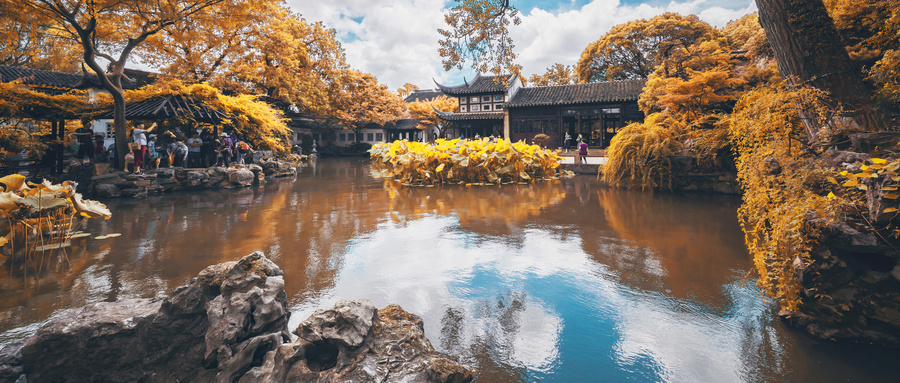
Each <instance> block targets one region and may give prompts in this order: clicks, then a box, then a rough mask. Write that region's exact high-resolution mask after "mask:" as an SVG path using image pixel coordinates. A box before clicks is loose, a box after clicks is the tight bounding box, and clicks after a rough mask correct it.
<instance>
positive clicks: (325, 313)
mask: <svg viewBox="0 0 900 383" xmlns="http://www.w3.org/2000/svg"><path fill="white" fill-rule="evenodd" d="M295 333H296V334H298V335H299V338H298V339H297V340H296V341H294V342H292V343H288V344H284V345H281V346H279V347H278V348H277V349H276V350H274V351H270V352H269V353H268V354H266V356H265V360H264V362H263V364H262V366H260V367H255V368H253V369H251V370H250V371H248V372H247V374H245V375H244V376H243V377H242V378H241V380H240V382H285V381H288V382H295V381H298V382H299V381H302V382H385V381H389V382H447V383H450V382H453V383H457V382H469V381H471V380H472V379H473V377H474V371H473V370H469V369H467V368H465V367H464V366H462V365H461V364H460V363H459V362H457V361H455V360H453V359H452V358H451V357H449V356H446V355H443V354H440V353H438V352H436V351H435V350H434V348H433V347H432V346H431V343H430V342H428V339H426V338H425V334H424V327H423V324H422V319H421V318H419V317H418V316H416V315H413V314H410V313H408V312H406V311H404V310H403V309H401V308H400V307H399V306H396V305H391V306H387V307H385V308H383V309H381V310H377V311H376V310H375V307H374V306H373V305H372V303H371V302H369V301H368V300H365V299H363V300H358V301H347V300H341V301H338V302H337V303H336V304H335V306H334V308H332V309H330V310H319V311H316V313H315V314H313V315H312V316H310V318H309V319H307V320H306V321H304V322H303V323H302V324H301V325H300V327H298V328H297V330H296V331H295Z"/></svg>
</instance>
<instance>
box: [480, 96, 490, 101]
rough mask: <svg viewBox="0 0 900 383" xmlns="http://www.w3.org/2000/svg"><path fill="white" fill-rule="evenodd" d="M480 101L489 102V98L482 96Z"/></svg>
mask: <svg viewBox="0 0 900 383" xmlns="http://www.w3.org/2000/svg"><path fill="white" fill-rule="evenodd" d="M481 101H483V102H488V101H491V96H483V97H481Z"/></svg>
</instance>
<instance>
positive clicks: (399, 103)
mask: <svg viewBox="0 0 900 383" xmlns="http://www.w3.org/2000/svg"><path fill="white" fill-rule="evenodd" d="M338 86H339V89H338V91H336V92H334V93H332V95H331V97H332V103H333V107H334V111H333V116H334V119H336V120H337V121H338V122H339V123H340V124H341V125H343V126H344V128H345V129H356V128H360V127H363V126H365V125H366V124H370V123H372V124H378V125H384V124H387V123H389V122H393V121H397V120H399V119H401V118H402V117H403V115H404V113H406V103H404V102H403V100H402V99H401V98H400V96H398V95H397V94H396V93H394V92H391V91H389V90H388V89H387V86H384V85H382V84H379V83H378V79H377V78H375V76H373V75H371V74H368V73H363V72H359V71H355V70H350V71H346V72H345V73H344V74H343V75H342V76H341V78H340V82H339V83H338Z"/></svg>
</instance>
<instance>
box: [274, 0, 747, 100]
mask: <svg viewBox="0 0 900 383" xmlns="http://www.w3.org/2000/svg"><path fill="white" fill-rule="evenodd" d="M523 3H524V2H523ZM288 4H289V5H290V6H291V7H292V9H294V11H296V12H299V13H300V14H302V15H303V16H304V17H305V18H306V19H307V20H308V21H323V22H325V24H326V25H328V26H329V27H330V28H334V29H335V30H336V31H337V32H338V35H339V37H340V39H341V41H342V42H343V43H344V49H345V50H346V52H347V59H348V61H349V63H350V65H351V66H352V67H354V68H357V69H359V70H362V71H364V72H368V73H372V74H374V75H375V76H376V77H377V78H378V79H379V81H381V82H382V83H384V84H386V85H387V86H388V87H389V89H391V90H393V89H396V88H398V87H400V86H402V85H403V84H404V83H407V82H410V83H413V84H416V85H418V86H419V87H420V88H433V87H434V84H433V83H432V81H431V79H436V80H437V81H439V82H443V83H449V84H456V83H459V82H461V81H462V76H463V75H468V76H469V77H471V74H469V73H470V71H468V70H466V71H463V72H460V71H455V70H454V71H451V72H444V70H443V68H442V67H441V58H440V56H439V55H438V52H437V49H438V40H439V39H440V35H439V34H438V32H437V29H438V28H444V27H445V24H444V20H443V13H444V12H445V10H446V8H447V7H448V6H449V1H447V0H328V1H316V2H310V1H303V0H289V1H288ZM740 4H745V6H744V7H743V8H741V5H740ZM519 8H520V10H521V11H522V24H521V25H519V26H516V27H514V28H512V29H511V34H512V37H513V40H514V41H515V44H516V52H517V53H518V54H519V63H520V64H521V65H522V66H523V68H524V70H523V71H524V73H525V74H527V75H530V74H534V73H543V72H544V70H545V69H546V68H547V67H549V66H550V65H552V64H554V63H557V62H559V63H563V64H569V65H574V64H575V63H577V61H578V58H579V56H580V55H581V51H582V50H584V48H585V47H586V46H587V45H588V44H589V43H591V42H593V41H595V40H597V39H598V38H600V36H602V35H603V34H604V33H606V32H607V31H608V30H609V29H610V28H612V27H613V26H614V25H617V24H621V23H624V22H627V21H631V20H636V19H640V18H648V17H653V16H656V15H659V14H662V13H664V12H678V13H681V14H696V15H698V16H699V17H700V18H701V19H703V20H704V21H706V22H709V23H710V24H713V25H715V26H719V27H721V26H724V25H725V24H726V23H727V22H728V21H729V20H733V19H737V18H739V17H741V16H743V15H744V14H747V13H749V12H753V11H755V10H756V6H755V3H754V2H753V0H729V1H710V0H693V1H686V2H676V1H672V2H670V3H668V4H666V5H659V6H651V5H648V4H640V5H637V6H633V5H622V2H621V1H620V0H594V1H592V2H590V3H588V4H585V5H584V6H582V7H580V8H577V7H573V6H566V7H563V9H562V10H544V9H540V8H534V7H530V6H527V4H526V5H520V6H519Z"/></svg>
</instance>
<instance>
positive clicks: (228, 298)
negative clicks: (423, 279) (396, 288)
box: [0, 252, 894, 383]
mask: <svg viewBox="0 0 900 383" xmlns="http://www.w3.org/2000/svg"><path fill="white" fill-rule="evenodd" d="M889 315H894V313H889ZM289 316H290V313H289V312H288V311H287V295H286V293H285V291H284V279H283V278H282V272H281V269H279V268H278V266H277V265H275V263H273V262H272V261H270V260H269V259H268V258H266V257H265V256H263V254H262V253H259V252H256V253H253V254H250V255H247V256H245V257H243V258H241V259H240V260H238V261H233V262H225V263H222V264H218V265H213V266H210V267H207V268H206V269H204V270H203V271H201V272H200V274H199V275H198V276H197V277H196V278H194V279H193V280H191V281H190V282H189V283H188V284H186V285H184V286H181V287H178V288H176V289H175V291H173V292H172V293H171V294H169V295H168V296H159V297H158V298H153V299H145V298H142V299H127V300H123V301H118V302H100V303H95V304H90V305H87V306H84V307H81V308H79V309H75V310H70V311H68V312H66V313H64V314H62V315H60V316H59V317H57V318H55V319H53V320H51V321H49V322H48V323H46V324H45V325H44V326H42V327H41V328H40V329H39V330H38V332H37V334H35V335H34V336H32V337H30V338H27V339H25V340H24V341H22V342H17V343H13V344H10V345H8V346H7V347H5V348H4V349H3V350H0V382H15V381H16V380H18V379H19V378H20V375H21V374H25V378H26V379H27V381H28V382H29V383H42V382H62V381H73V382H134V381H141V382H179V381H180V382H229V383H230V382H272V383H276V382H277V383H282V382H348V381H351V382H385V381H390V382H447V383H457V382H469V381H471V380H472V378H473V376H474V371H473V370H470V369H467V368H465V367H464V366H462V365H461V364H460V363H458V362H457V361H456V360H454V359H453V358H452V357H450V356H447V355H444V354H440V353H438V352H436V351H435V350H434V348H433V347H432V346H431V343H430V342H429V341H428V339H426V338H425V333H424V326H423V324H422V320H421V319H420V318H419V317H418V316H416V315H413V314H410V313H408V312H406V311H403V309H401V308H400V307H399V306H388V307H385V308H383V309H381V310H376V309H375V307H374V306H373V305H372V303H371V302H369V301H368V300H358V301H346V300H342V301H339V302H338V303H337V304H336V305H335V306H334V307H333V308H332V309H329V310H319V311H316V313H315V314H313V315H312V316H310V318H309V319H307V320H306V321H304V322H303V323H302V324H301V325H300V326H299V327H298V328H297V330H296V333H297V334H298V335H299V336H300V337H299V338H298V339H297V340H295V341H293V342H290V337H289V335H290V334H289V333H288V332H287V323H288V318H289Z"/></svg>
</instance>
